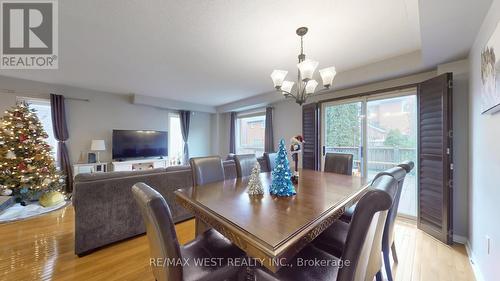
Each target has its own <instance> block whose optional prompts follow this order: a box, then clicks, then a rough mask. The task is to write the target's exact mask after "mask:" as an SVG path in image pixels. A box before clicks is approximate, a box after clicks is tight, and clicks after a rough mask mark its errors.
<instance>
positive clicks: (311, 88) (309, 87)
mask: <svg viewBox="0 0 500 281" xmlns="http://www.w3.org/2000/svg"><path fill="white" fill-rule="evenodd" d="M317 86H318V82H316V80H309V81H308V82H307V84H306V94H312V93H314V90H316V87H317Z"/></svg>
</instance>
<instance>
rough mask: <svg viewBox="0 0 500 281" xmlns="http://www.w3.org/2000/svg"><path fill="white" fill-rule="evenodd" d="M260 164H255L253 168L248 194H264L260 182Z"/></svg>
mask: <svg viewBox="0 0 500 281" xmlns="http://www.w3.org/2000/svg"><path fill="white" fill-rule="evenodd" d="M259 174H260V164H259V162H256V163H255V166H254V167H253V168H252V173H251V174H250V177H249V179H248V186H247V189H248V190H247V192H248V194H249V195H261V194H264V188H262V182H261V181H260V176H259Z"/></svg>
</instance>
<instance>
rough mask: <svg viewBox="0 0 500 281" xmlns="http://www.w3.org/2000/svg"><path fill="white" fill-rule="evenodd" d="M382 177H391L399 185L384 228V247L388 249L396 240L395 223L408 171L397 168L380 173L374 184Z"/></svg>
mask: <svg viewBox="0 0 500 281" xmlns="http://www.w3.org/2000/svg"><path fill="white" fill-rule="evenodd" d="M382 176H391V177H393V178H394V179H395V180H396V183H397V190H396V194H395V195H394V199H393V201H392V206H391V208H390V209H389V211H387V219H386V221H385V226H384V235H383V239H382V245H383V246H384V247H386V248H387V247H390V246H391V245H392V242H393V239H394V223H395V221H396V217H397V215H398V207H399V199H400V198H401V193H402V192H403V184H404V181H405V176H406V171H405V170H404V169H403V168H401V167H399V166H396V167H393V168H390V169H388V170H385V171H383V172H380V173H378V174H377V176H375V179H374V180H373V182H377V181H378V179H379V178H380V177H382Z"/></svg>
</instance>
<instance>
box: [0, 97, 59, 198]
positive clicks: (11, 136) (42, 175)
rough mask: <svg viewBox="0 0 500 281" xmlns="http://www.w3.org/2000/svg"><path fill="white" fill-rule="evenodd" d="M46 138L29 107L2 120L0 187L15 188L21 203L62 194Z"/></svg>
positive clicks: (9, 112) (16, 109)
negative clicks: (50, 192) (49, 194)
mask: <svg viewBox="0 0 500 281" xmlns="http://www.w3.org/2000/svg"><path fill="white" fill-rule="evenodd" d="M46 138H48V135H47V133H46V132H45V131H44V129H43V127H42V124H41V123H40V120H39V119H38V116H37V115H36V113H35V110H34V109H30V108H29V106H28V105H27V104H24V103H20V104H18V105H16V106H14V107H13V108H12V109H10V110H7V111H6V112H5V116H3V117H2V118H1V119H0V185H2V186H4V188H9V189H12V190H13V195H14V196H16V197H17V198H18V201H25V200H33V199H36V197H37V196H39V195H41V193H43V192H47V191H60V190H61V188H62V186H63V184H64V180H63V178H62V176H61V174H60V173H59V172H58V171H56V166H55V164H54V158H53V156H52V153H51V148H50V145H49V144H48V143H47V142H46V141H45V139H46Z"/></svg>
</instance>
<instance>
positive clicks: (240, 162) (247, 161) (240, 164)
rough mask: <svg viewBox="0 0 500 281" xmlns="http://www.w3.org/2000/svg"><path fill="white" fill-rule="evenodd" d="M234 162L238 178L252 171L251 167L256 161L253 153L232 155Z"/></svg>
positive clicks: (246, 175)
mask: <svg viewBox="0 0 500 281" xmlns="http://www.w3.org/2000/svg"><path fill="white" fill-rule="evenodd" d="M234 161H235V162H236V173H237V174H238V178H241V177H248V176H249V175H250V174H251V173H252V168H253V167H254V166H255V163H257V157H255V154H239V155H236V156H235V157H234Z"/></svg>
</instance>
